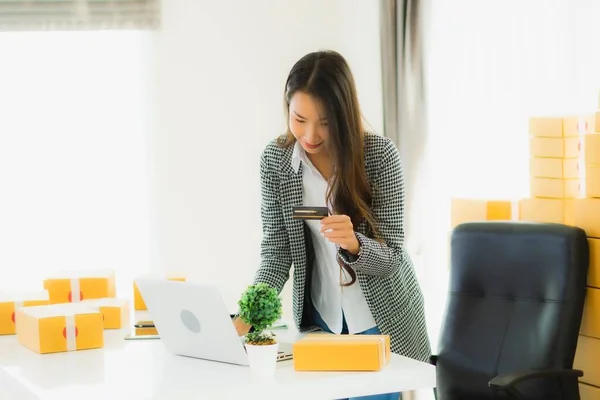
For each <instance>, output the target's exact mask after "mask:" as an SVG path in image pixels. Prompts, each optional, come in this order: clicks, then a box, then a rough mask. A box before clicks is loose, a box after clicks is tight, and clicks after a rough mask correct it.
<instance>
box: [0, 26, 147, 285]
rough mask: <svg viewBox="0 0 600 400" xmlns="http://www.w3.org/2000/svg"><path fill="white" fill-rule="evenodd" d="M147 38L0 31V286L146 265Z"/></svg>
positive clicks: (126, 279)
mask: <svg viewBox="0 0 600 400" xmlns="http://www.w3.org/2000/svg"><path fill="white" fill-rule="evenodd" d="M146 35H147V33H139V32H125V31H122V32H51V33H47V32H44V33H31V32H29V33H25V32H23V33H0V54H2V63H0V115H1V117H0V188H1V189H0V190H1V195H0V249H1V250H0V266H1V271H2V273H3V276H2V279H1V280H0V282H1V283H0V289H1V288H10V289H23V290H26V289H27V290H28V289H32V290H39V289H41V288H42V280H43V278H44V277H45V275H46V274H48V273H52V272H55V271H59V270H65V269H81V270H89V269H96V268H112V269H114V270H115V271H116V274H117V285H118V286H117V291H118V292H120V291H122V290H125V293H126V295H127V296H129V295H130V293H131V280H132V279H133V276H134V275H135V274H137V273H138V272H140V271H141V272H144V271H145V270H146V269H148V268H149V264H150V261H151V257H150V237H151V236H150V223H149V221H150V218H149V217H150V209H149V204H150V203H149V201H150V200H149V199H150V197H149V195H150V186H149V182H150V180H149V175H148V170H149V169H148V148H147V145H148V143H147V142H148V132H147V128H148V124H147V121H148V111H147V108H146V99H147V98H148V96H147V95H146V91H147V87H148V85H147V82H146V79H147V76H148V73H147V70H148V67H147V65H148V63H147V62H146V57H147V55H148V53H147V48H146Z"/></svg>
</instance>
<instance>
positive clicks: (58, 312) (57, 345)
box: [17, 303, 104, 354]
mask: <svg viewBox="0 0 600 400" xmlns="http://www.w3.org/2000/svg"><path fill="white" fill-rule="evenodd" d="M17 321H18V323H17V339H18V341H19V343H20V344H22V345H23V346H25V347H28V348H29V349H31V350H33V351H35V352H37V353H40V354H46V353H58V352H64V351H75V350H85V349H95V348H100V347H103V346H104V329H103V326H102V314H100V311H98V310H96V309H94V308H91V307H89V306H86V305H84V304H81V303H66V304H53V305H47V306H36V307H24V308H20V309H19V310H17Z"/></svg>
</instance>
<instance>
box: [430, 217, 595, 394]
mask: <svg viewBox="0 0 600 400" xmlns="http://www.w3.org/2000/svg"><path fill="white" fill-rule="evenodd" d="M588 264H589V250H588V242H587V237H586V234H585V232H584V231H583V230H582V229H580V228H576V227H569V226H565V225H559V224H541V223H528V222H481V223H466V224H462V225H459V226H458V227H456V228H455V230H454V231H453V233H452V241H451V267H450V268H451V270H450V285H449V294H448V300H447V304H446V312H445V320H444V324H443V327H442V332H441V336H440V342H439V348H438V360H437V374H438V382H437V385H438V386H437V392H438V397H439V398H440V399H443V400H445V399H461V400H462V399H465V400H466V399H470V398H477V399H488V398H490V399H491V398H498V397H497V396H495V394H494V392H493V391H492V389H490V388H489V386H488V382H489V381H490V380H491V379H492V378H493V377H495V376H496V375H498V374H501V373H506V372H519V371H526V370H531V369H546V368H572V367H573V358H574V357H575V348H576V346H577V338H578V333H579V327H580V324H581V316H582V313H583V303H584V299H585V290H586V281H587V271H588ZM544 385H546V386H544ZM544 385H541V386H537V387H535V389H534V391H535V392H536V393H539V391H540V390H541V391H543V390H551V388H550V387H549V386H548V385H547V384H544ZM544 387H546V388H547V389H544ZM530 389H531V388H530Z"/></svg>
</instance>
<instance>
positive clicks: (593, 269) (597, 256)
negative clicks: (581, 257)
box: [587, 238, 600, 289]
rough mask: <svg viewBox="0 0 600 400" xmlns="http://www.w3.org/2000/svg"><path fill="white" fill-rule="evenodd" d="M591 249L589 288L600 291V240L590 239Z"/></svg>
mask: <svg viewBox="0 0 600 400" xmlns="http://www.w3.org/2000/svg"><path fill="white" fill-rule="evenodd" d="M588 244H589V247H590V266H589V270H588V283H587V284H588V286H591V287H595V288H599V289H600V239H595V238H588Z"/></svg>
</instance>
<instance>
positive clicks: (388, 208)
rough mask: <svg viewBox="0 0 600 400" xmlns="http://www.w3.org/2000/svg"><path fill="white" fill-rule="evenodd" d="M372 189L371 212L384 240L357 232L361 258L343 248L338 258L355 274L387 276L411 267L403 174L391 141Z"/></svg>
mask: <svg viewBox="0 0 600 400" xmlns="http://www.w3.org/2000/svg"><path fill="white" fill-rule="evenodd" d="M373 189H374V190H373V192H374V193H373V201H372V209H371V211H372V213H373V217H374V218H375V221H376V223H377V228H378V230H379V235H380V237H381V239H382V241H381V242H380V241H377V240H374V239H371V238H369V237H367V236H365V235H363V234H361V233H359V232H356V237H357V238H358V241H359V243H360V252H359V254H358V256H352V255H351V254H350V253H348V252H347V251H345V250H343V249H340V250H339V251H338V257H339V258H340V259H341V260H342V262H344V263H346V264H347V265H349V266H351V267H353V268H354V269H355V270H356V271H360V272H363V273H365V274H368V275H376V276H381V277H388V276H390V275H392V274H394V273H395V272H396V271H397V270H398V269H399V268H409V267H410V266H411V264H410V263H406V262H404V261H405V260H404V257H405V254H406V253H405V249H404V221H403V219H404V204H405V193H404V174H403V171H402V162H401V160H400V154H399V152H398V149H397V148H396V146H395V145H394V143H393V142H392V141H390V140H388V141H386V144H385V146H384V150H383V154H382V157H381V162H380V167H379V172H378V173H377V176H376V178H375V182H374V184H373Z"/></svg>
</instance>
